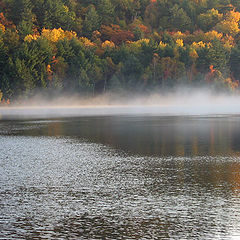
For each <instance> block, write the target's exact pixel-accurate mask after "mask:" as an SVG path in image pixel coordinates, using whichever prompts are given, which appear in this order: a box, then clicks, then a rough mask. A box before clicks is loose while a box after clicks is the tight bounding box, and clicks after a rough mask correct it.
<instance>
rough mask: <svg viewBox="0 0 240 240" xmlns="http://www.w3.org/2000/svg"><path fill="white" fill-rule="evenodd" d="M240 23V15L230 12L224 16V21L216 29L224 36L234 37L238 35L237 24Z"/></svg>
mask: <svg viewBox="0 0 240 240" xmlns="http://www.w3.org/2000/svg"><path fill="white" fill-rule="evenodd" d="M239 21H240V13H239V12H235V11H230V12H228V13H227V15H226V19H225V20H223V21H221V22H220V23H218V24H217V25H216V29H217V30H218V31H219V32H222V33H224V34H229V35H232V36H235V35H237V34H238V33H239V31H240V30H239V26H238V23H239Z"/></svg>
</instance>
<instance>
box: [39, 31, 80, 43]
mask: <svg viewBox="0 0 240 240" xmlns="http://www.w3.org/2000/svg"><path fill="white" fill-rule="evenodd" d="M41 35H42V36H43V37H45V38H46V39H48V40H49V41H51V42H57V41H59V40H61V39H64V38H67V39H72V38H74V37H76V36H77V34H76V33H75V32H73V31H64V30H62V29H61V28H58V29H56V28H54V29H52V30H51V29H45V28H44V29H43V30H42V34H41Z"/></svg>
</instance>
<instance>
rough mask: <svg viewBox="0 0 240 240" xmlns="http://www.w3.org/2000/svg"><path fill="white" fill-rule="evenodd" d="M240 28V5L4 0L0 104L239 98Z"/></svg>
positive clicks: (202, 0)
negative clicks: (107, 96) (70, 97)
mask: <svg viewBox="0 0 240 240" xmlns="http://www.w3.org/2000/svg"><path fill="white" fill-rule="evenodd" d="M239 21H240V1H239V0H97V1H93V0H0V89H1V92H2V94H1V92H0V98H1V97H2V99H3V98H4V99H12V98H14V97H16V96H31V95H33V94H35V93H36V91H39V90H41V91H46V92H51V91H54V92H55V93H56V92H58V93H59V94H61V93H62V92H68V91H74V92H76V93H78V92H79V94H83V93H88V94H92V95H94V94H96V93H101V92H105V91H108V90H113V91H120V90H121V89H127V90H131V91H147V90H148V89H162V90H164V89H167V88H171V87H173V86H175V85H178V84H186V85H189V86H196V87H197V86H200V85H209V87H213V88H216V89H218V88H219V89H223V90H225V91H232V92H237V91H238V88H239V82H238V79H240V77H239V73H240V28H239Z"/></svg>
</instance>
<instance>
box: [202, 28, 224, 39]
mask: <svg viewBox="0 0 240 240" xmlns="http://www.w3.org/2000/svg"><path fill="white" fill-rule="evenodd" d="M222 37H223V34H222V33H219V32H217V31H215V30H212V31H209V32H207V33H205V39H206V41H212V40H214V39H215V38H217V39H221V38H222Z"/></svg>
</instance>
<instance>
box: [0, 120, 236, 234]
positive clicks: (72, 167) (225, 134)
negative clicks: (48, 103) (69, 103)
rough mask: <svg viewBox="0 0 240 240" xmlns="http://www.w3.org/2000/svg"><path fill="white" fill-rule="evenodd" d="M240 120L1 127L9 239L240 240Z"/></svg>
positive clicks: (0, 178)
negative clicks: (239, 238) (239, 239)
mask: <svg viewBox="0 0 240 240" xmlns="http://www.w3.org/2000/svg"><path fill="white" fill-rule="evenodd" d="M239 136H240V119H239V118H238V117H233V116H229V117H221V118H220V117H219V118H218V117H212V118H188V117H166V118H164V117H88V118H87V117H86V118H73V119H61V120H54V121H51V120H45V121H44V120H41V121H33V120H31V121H1V122H0V153H1V154H0V187H1V192H0V195H1V196H0V199H1V202H0V206H1V208H0V236H1V237H3V238H4V239H10V238H29V239H32V238H51V239H52V238H53V239H61V238H63V239H66V238H67V239H79V238H80V239H232V238H233V239H234V237H235V239H238V237H239V236H240V223H239V219H240V161H239V160H240V159H239V152H240V144H239V143H240V141H239V140H240V139H239Z"/></svg>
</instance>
